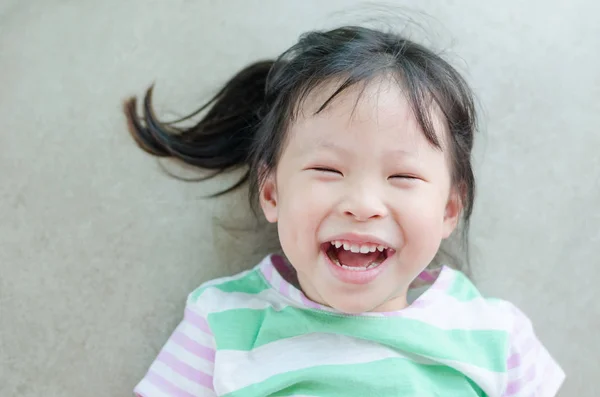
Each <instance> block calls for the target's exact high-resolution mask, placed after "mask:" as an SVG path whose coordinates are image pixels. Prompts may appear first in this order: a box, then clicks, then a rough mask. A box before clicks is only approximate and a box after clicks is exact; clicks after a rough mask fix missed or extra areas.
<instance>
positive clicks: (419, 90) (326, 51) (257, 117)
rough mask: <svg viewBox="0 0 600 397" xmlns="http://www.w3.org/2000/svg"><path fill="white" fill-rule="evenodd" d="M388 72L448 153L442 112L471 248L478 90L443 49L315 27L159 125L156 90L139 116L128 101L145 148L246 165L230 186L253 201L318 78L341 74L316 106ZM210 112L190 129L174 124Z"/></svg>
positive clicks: (226, 166)
mask: <svg viewBox="0 0 600 397" xmlns="http://www.w3.org/2000/svg"><path fill="white" fill-rule="evenodd" d="M383 75H387V76H392V77H393V78H394V80H395V81H397V83H398V84H399V85H400V86H401V88H402V89H403V92H404V93H405V94H406V96H407V99H408V101H409V103H410V104H411V106H412V110H413V112H414V115H415V117H416V119H417V121H418V123H419V125H420V127H421V129H422V131H423V134H424V135H425V137H426V138H427V140H428V141H429V142H430V143H431V144H432V145H433V146H434V147H436V148H438V149H440V150H442V142H440V139H438V135H437V134H436V132H435V130H434V127H433V123H432V110H433V106H435V107H437V109H438V111H439V112H441V114H442V115H443V116H444V121H445V124H446V129H447V134H446V135H447V143H448V145H447V147H448V150H449V159H450V162H451V174H452V175H451V177H452V183H453V186H455V187H456V188H458V189H459V191H460V193H461V199H462V206H463V210H462V221H463V223H462V229H463V238H464V242H465V247H467V245H466V243H467V238H468V228H469V220H470V217H471V213H472V211H473V202H474V199H475V178H474V174H473V170H472V166H471V151H472V149H473V138H474V133H475V131H476V122H477V118H476V112H475V106H474V100H473V94H472V92H471V89H470V88H469V86H468V84H467V83H466V81H465V80H464V79H463V78H462V76H461V75H460V74H459V73H458V72H457V71H456V69H455V68H454V67H452V66H451V65H450V64H449V63H448V62H447V61H445V60H444V59H443V58H442V57H441V56H440V55H438V54H436V53H434V52H433V51H431V50H429V49H427V48H425V47H424V46H422V45H420V44H418V43H416V42H414V41H411V40H409V39H407V38H405V37H402V36H401V35H398V34H395V33H392V32H384V31H381V30H374V29H370V28H366V27H357V26H346V27H341V28H338V29H334V30H330V31H313V32H309V33H306V34H304V35H302V36H301V37H300V40H299V41H298V42H297V43H296V44H295V45H294V46H292V47H291V48H290V49H288V50H287V51H285V52H284V53H283V54H282V55H281V56H280V57H279V58H277V59H276V60H267V61H261V62H257V63H254V64H252V65H249V66H247V67H246V68H244V69H243V70H242V71H240V72H239V73H237V74H236V75H235V76H234V77H233V78H232V79H231V80H230V81H228V82H227V83H226V84H225V86H224V87H223V88H222V89H221V90H220V91H219V92H218V93H217V94H216V95H215V96H214V97H213V98H212V99H211V100H210V101H208V102H207V103H206V104H205V105H204V106H202V107H201V108H200V109H198V110H197V111H195V112H193V113H192V114H190V115H189V116H186V117H184V118H182V119H180V120H176V121H175V122H171V123H163V122H161V121H160V120H159V119H158V118H157V117H156V115H155V113H154V111H153V107H152V87H150V88H149V89H148V91H147V92H146V95H145V97H144V103H143V115H142V116H138V114H137V111H136V99H135V98H130V99H128V100H127V101H126V102H125V107H124V110H125V114H126V117H127V121H128V123H129V131H130V133H131V135H132V136H133V138H134V139H135V141H136V142H137V144H138V145H139V146H140V147H141V148H142V149H143V150H145V151H146V152H148V153H150V154H152V155H155V156H159V157H171V158H175V159H178V160H180V161H183V162H185V163H187V164H190V165H192V166H196V167H198V168H201V169H204V170H210V171H212V173H211V174H210V175H209V176H208V177H213V176H215V175H217V174H219V173H222V172H225V171H229V170H232V169H234V168H238V167H241V166H247V172H246V173H245V174H244V175H243V177H242V178H241V179H240V180H239V181H238V182H237V183H235V184H234V185H233V186H231V187H230V188H228V189H226V190H224V191H222V192H220V194H223V193H227V192H229V191H231V190H233V189H236V188H238V187H239V186H241V185H242V184H244V183H245V182H246V181H249V189H250V191H249V193H250V194H249V197H250V201H251V203H252V204H253V208H256V207H255V204H256V202H257V200H256V199H257V195H258V192H259V189H260V187H261V185H262V183H263V182H264V180H265V178H266V177H267V176H268V174H269V173H270V172H271V171H272V170H274V169H275V167H276V166H277V162H278V159H279V155H280V154H281V152H282V149H283V145H284V142H285V137H286V132H287V131H288V129H289V126H290V123H293V122H294V120H295V119H296V118H297V117H298V112H299V111H300V109H301V106H302V103H303V101H304V99H306V97H307V95H309V94H310V93H311V92H313V90H314V89H315V88H317V87H318V86H320V85H321V84H323V83H325V82H328V81H333V80H335V81H336V82H337V81H339V85H338V86H337V89H336V90H335V91H334V92H333V94H332V95H331V96H330V97H329V98H328V99H326V100H325V101H324V102H323V104H322V105H321V106H320V108H319V109H318V110H317V112H316V113H319V112H321V111H323V110H324V109H325V108H326V107H327V106H328V104H330V103H331V101H332V100H333V99H334V98H335V97H337V96H338V95H339V94H340V93H342V92H343V91H344V90H346V89H347V88H349V87H351V86H354V85H355V84H358V83H367V82H369V81H371V80H373V79H375V78H377V77H381V76H383ZM202 112H206V113H205V114H204V115H203V117H202V118H201V120H200V121H199V122H198V123H197V124H196V125H194V126H192V127H188V128H182V127H178V126H177V125H178V123H179V122H182V121H185V120H188V119H190V118H192V117H194V116H196V115H199V114H201V113H202Z"/></svg>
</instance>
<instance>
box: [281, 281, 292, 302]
mask: <svg viewBox="0 0 600 397" xmlns="http://www.w3.org/2000/svg"><path fill="white" fill-rule="evenodd" d="M279 292H280V293H281V295H283V296H286V297H288V298H289V297H290V289H289V284H288V283H287V282H286V281H285V280H283V281H282V282H281V285H280V286H279Z"/></svg>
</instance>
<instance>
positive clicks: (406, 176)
mask: <svg viewBox="0 0 600 397" xmlns="http://www.w3.org/2000/svg"><path fill="white" fill-rule="evenodd" d="M390 179H409V180H411V179H412V180H415V181H416V180H419V179H421V178H419V177H417V176H414V175H406V174H398V175H392V176H390Z"/></svg>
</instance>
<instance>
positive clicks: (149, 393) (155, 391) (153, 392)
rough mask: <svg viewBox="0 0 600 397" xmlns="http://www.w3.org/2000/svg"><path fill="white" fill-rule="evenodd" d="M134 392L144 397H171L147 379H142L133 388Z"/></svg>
mask: <svg viewBox="0 0 600 397" xmlns="http://www.w3.org/2000/svg"><path fill="white" fill-rule="evenodd" d="M133 392H134V393H136V394H139V395H140V396H142V397H170V396H169V395H168V394H165V393H163V392H162V391H161V390H160V389H159V388H157V387H156V386H154V385H153V384H152V383H150V382H149V381H147V380H146V379H142V381H141V382H140V383H138V385H137V386H136V387H135V389H133Z"/></svg>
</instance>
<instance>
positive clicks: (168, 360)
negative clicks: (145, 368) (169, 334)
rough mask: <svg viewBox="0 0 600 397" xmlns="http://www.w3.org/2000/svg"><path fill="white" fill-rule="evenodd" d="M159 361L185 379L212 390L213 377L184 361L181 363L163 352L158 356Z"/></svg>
mask: <svg viewBox="0 0 600 397" xmlns="http://www.w3.org/2000/svg"><path fill="white" fill-rule="evenodd" d="M157 360H158V361H161V362H163V363H165V364H166V365H167V366H168V367H169V368H171V369H172V370H173V371H175V372H176V373H178V374H179V375H181V376H183V377H184V378H186V379H189V380H190V381H192V382H194V383H197V384H199V385H202V386H204V387H206V388H208V389H212V387H213V378H212V376H210V375H208V374H205V373H204V372H202V371H200V370H198V369H195V368H193V367H191V366H189V365H188V364H186V363H184V362H182V361H179V360H178V359H177V357H175V356H174V355H172V354H171V353H169V352H165V351H162V352H161V353H160V354H159V355H158V357H157Z"/></svg>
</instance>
